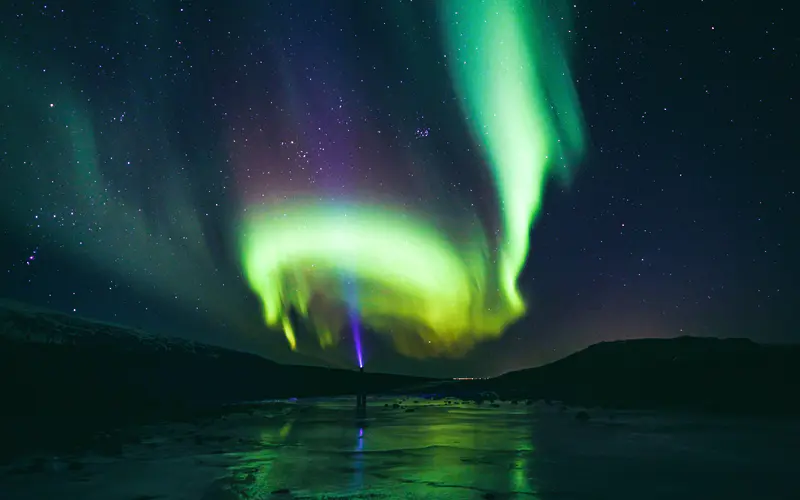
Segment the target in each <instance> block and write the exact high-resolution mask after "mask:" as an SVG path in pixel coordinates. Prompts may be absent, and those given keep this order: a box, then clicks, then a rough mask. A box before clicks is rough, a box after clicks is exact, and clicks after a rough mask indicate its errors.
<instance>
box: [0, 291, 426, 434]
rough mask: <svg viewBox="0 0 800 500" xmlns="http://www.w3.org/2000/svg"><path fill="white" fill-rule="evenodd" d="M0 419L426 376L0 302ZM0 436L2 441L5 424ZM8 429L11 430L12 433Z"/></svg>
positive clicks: (153, 413)
mask: <svg viewBox="0 0 800 500" xmlns="http://www.w3.org/2000/svg"><path fill="white" fill-rule="evenodd" d="M0 377H2V385H0V400H2V401H3V410H2V411H0V428H1V429H3V430H4V431H8V432H11V433H12V434H16V435H17V437H19V436H20V434H19V431H20V430H21V429H22V428H23V427H24V428H26V429H36V428H38V429H40V430H47V429H51V430H52V429H53V426H54V425H55V426H56V427H57V428H58V429H60V430H61V431H63V432H72V431H73V430H74V429H75V428H76V427H82V428H87V429H88V428H95V427H102V426H109V425H122V424H124V423H128V422H139V421H148V420H152V419H155V418H167V417H176V416H186V415H189V416H190V415H193V414H197V413H198V412H202V411H206V410H208V409H212V408H218V407H219V406H220V405H224V404H228V403H237V402H244V401H254V400H263V399H272V398H288V397H305V396H332V395H341V394H354V393H356V392H357V391H358V390H359V388H360V387H364V388H366V389H367V390H368V391H370V392H379V391H387V390H391V389H396V388H398V387H402V386H407V385H418V384H419V383H421V382H424V381H426V380H427V379H421V378H414V377H404V376H398V375H384V374H364V376H361V377H360V376H359V374H358V373H357V372H354V371H349V370H334V369H327V368H319V367H306V366H289V365H281V364H278V363H275V362H273V361H270V360H267V359H264V358H262V357H260V356H257V355H254V354H249V353H244V352H238V351H233V350H229V349H223V348H220V347H214V346H209V345H205V344H201V343H197V342H191V341H188V340H182V339H174V338H167V337H162V336H157V335H150V334H147V333H144V332H141V331H137V330H133V329H129V328H124V327H121V326H116V325H111V324H106V323H100V322H95V321H89V320H85V319H80V318H75V317H71V316H68V315H63V314H58V313H54V312H48V311H40V310H35V309H29V308H24V307H18V306H8V305H6V304H2V303H0ZM3 430H0V440H3V441H4V443H5V439H4V438H6V436H4V434H5V432H4V431H3ZM12 437H14V436H12Z"/></svg>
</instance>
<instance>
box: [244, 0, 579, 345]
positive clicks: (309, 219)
mask: <svg viewBox="0 0 800 500" xmlns="http://www.w3.org/2000/svg"><path fill="white" fill-rule="evenodd" d="M441 7H442V13H443V16H442V17H443V19H444V26H445V28H444V31H445V38H446V40H447V43H448V50H449V56H450V61H451V63H450V68H451V73H452V77H453V80H454V82H455V85H456V91H457V93H458V94H459V96H460V97H461V102H462V103H463V111H464V114H465V116H466V117H467V118H468V121H469V123H470V124H471V126H472V128H473V135H474V137H475V140H476V141H478V142H479V143H480V144H481V145H482V150H483V151H484V152H485V160H486V162H487V165H488V167H489V169H490V171H491V173H492V176H493V179H494V181H495V187H496V190H497V194H498V197H497V198H498V200H499V201H500V206H498V207H497V209H498V210H499V212H500V214H501V217H500V220H501V224H502V225H501V228H500V229H501V230H500V232H499V233H500V235H499V237H498V236H496V235H495V234H494V232H491V233H490V232H488V231H487V230H486V229H485V228H483V227H481V226H480V225H477V226H476V227H475V230H474V231H472V232H471V234H469V236H468V238H467V239H464V238H456V237H455V236H454V235H453V234H449V233H448V232H447V231H443V230H442V229H441V228H439V227H438V226H437V225H436V223H435V220H434V219H435V218H434V217H432V216H431V217H428V216H424V215H419V214H415V213H410V212H409V211H407V210H403V209H400V208H398V207H394V206H389V205H380V204H359V203H351V204H349V205H348V206H344V207H343V206H337V207H335V208H334V207H331V206H330V205H321V204H319V203H317V202H314V201H305V200H294V201H293V202H291V203H289V204H282V205H280V206H273V207H265V208H264V209H263V210H257V209H253V210H248V212H247V214H248V215H247V217H246V218H244V220H243V221H242V225H241V238H240V241H241V254H242V261H243V268H244V271H245V276H246V278H247V280H248V283H249V284H250V287H251V288H252V289H253V290H254V291H255V292H256V293H257V294H258V296H259V297H260V298H261V301H262V305H263V312H264V319H265V321H266V323H267V324H268V325H270V326H274V327H279V326H280V327H282V328H283V330H284V333H285V334H286V337H287V340H288V341H289V343H290V346H291V347H292V348H293V349H294V348H296V343H297V339H296V338H295V334H294V328H293V326H292V324H291V320H290V318H289V313H290V311H292V310H294V311H296V312H297V313H299V315H300V316H302V317H303V318H306V319H307V320H308V321H309V323H310V324H311V325H312V327H313V329H314V331H315V332H316V333H317V334H318V336H319V339H320V344H321V345H323V346H326V345H330V344H333V343H335V339H336V338H337V336H338V333H339V331H340V330H341V328H342V327H343V326H344V324H345V322H346V321H347V315H346V314H345V313H344V311H345V310H346V309H348V308H355V309H357V311H358V313H359V315H360V318H361V321H362V322H363V324H364V325H366V326H368V327H370V328H372V329H373V330H375V331H378V332H381V333H386V334H390V335H391V336H392V338H393V340H394V343H395V346H396V347H397V349H398V350H399V351H400V352H401V353H403V354H406V355H410V356H429V355H457V354H461V353H463V352H465V351H466V350H467V349H469V348H471V347H472V346H474V345H475V343H477V342H479V341H481V340H485V339H491V338H495V337H497V336H499V335H501V334H502V332H503V330H504V329H505V328H506V327H507V326H508V325H509V324H510V323H512V322H513V321H515V320H517V319H518V318H519V317H521V316H522V315H523V314H524V313H525V303H524V301H523V299H522V297H521V295H520V292H519V290H518V288H517V279H518V277H519V274H520V272H521V270H522V268H523V266H524V263H525V260H526V258H527V255H528V252H529V241H530V239H529V233H530V230H531V226H532V224H533V222H534V221H535V218H536V215H537V213H538V211H539V209H540V205H541V200H542V195H543V192H544V189H545V186H546V183H547V180H548V178H549V177H550V175H551V174H552V173H553V170H554V169H556V168H559V169H563V168H564V167H565V158H564V156H565V154H570V155H575V154H579V153H580V152H581V151H582V149H583V127H582V119H581V115H580V111H579V106H578V102H577V98H576V97H575V90H574V87H573V83H572V80H571V77H570V74H569V71H568V70H567V65H566V63H565V59H564V56H563V54H562V53H561V52H560V51H559V50H558V47H560V45H559V44H558V43H556V42H557V41H558V37H556V36H555V35H552V36H551V35H550V34H552V33H553V31H552V27H551V26H548V25H547V24H546V23H545V20H546V19H547V16H546V15H545V14H544V13H542V12H539V11H537V10H534V9H533V8H532V7H530V6H529V5H528V2H525V1H521V0H520V1H505V2H498V3H491V2H475V1H471V0H444V1H442V2H441ZM344 282H347V283H348V284H347V286H345V284H344ZM351 286H352V287H355V288H356V289H357V290H358V291H359V292H358V300H357V301H354V300H353V299H352V297H351V296H350V295H351V294H349V293H348V287H351ZM354 302H355V303H354Z"/></svg>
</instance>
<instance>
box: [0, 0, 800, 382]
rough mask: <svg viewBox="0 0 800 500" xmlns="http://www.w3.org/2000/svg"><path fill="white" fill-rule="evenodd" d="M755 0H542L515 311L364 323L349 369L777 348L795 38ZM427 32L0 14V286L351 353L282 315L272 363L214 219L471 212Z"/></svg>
mask: <svg viewBox="0 0 800 500" xmlns="http://www.w3.org/2000/svg"><path fill="white" fill-rule="evenodd" d="M475 2H478V0H475ZM489 3H491V2H489ZM496 3H498V4H502V3H504V2H503V1H502V0H497V2H496ZM780 5H781V2H754V1H749V2H743V1H735V0H724V1H723V0H705V1H703V0H692V1H678V2H664V1H661V2H654V1H653V2H650V1H633V2H632V1H620V2H608V3H603V2H601V3H598V2H590V1H588V0H579V1H577V2H574V4H573V3H570V5H569V6H568V11H567V12H568V13H569V16H571V18H572V19H571V20H568V19H566V18H567V17H569V16H561V17H559V16H552V17H551V18H550V19H549V21H548V22H550V23H551V24H552V27H553V29H554V30H556V31H559V32H561V33H562V34H563V35H564V40H566V42H565V43H566V44H567V45H566V47H565V48H566V49H567V50H566V51H565V53H566V54H567V55H568V64H569V66H570V68H571V77H572V80H574V85H575V89H576V92H577V96H578V99H579V101H580V108H581V110H582V114H583V119H584V122H585V138H586V139H585V140H586V143H585V147H584V151H583V154H582V155H580V157H577V156H576V157H575V158H574V162H573V164H572V165H570V168H571V169H572V170H571V172H572V175H571V176H570V179H553V180H551V182H550V183H549V184H548V185H547V188H546V190H545V194H544V201H543V206H542V208H541V211H540V212H539V214H538V218H537V220H536V221H535V224H534V226H533V229H532V231H531V233H530V254H529V255H528V259H527V263H526V265H525V267H524V269H523V271H522V273H521V275H520V277H519V280H518V286H519V289H520V291H521V293H522V295H523V296H524V297H525V299H526V302H527V304H528V312H527V314H526V315H525V316H524V317H523V318H522V319H521V320H519V321H518V322H516V323H515V324H514V325H513V326H511V327H510V328H508V329H507V331H506V332H505V334H504V335H503V336H502V337H501V338H499V339H497V340H491V341H487V342H484V343H480V344H478V345H477V346H475V347H474V348H473V349H472V350H471V351H470V352H469V353H468V354H466V355H465V356H464V357H461V358H459V359H438V358H436V359H427V360H418V359H411V358H408V357H406V356H402V355H400V354H398V353H397V352H396V350H395V348H394V347H393V346H392V343H391V342H390V341H389V339H390V338H391V334H387V333H386V332H374V331H365V332H364V338H363V343H364V350H365V356H366V359H367V365H368V369H370V370H376V371H389V372H407V373H417V374H427V375H441V376H449V375H453V376H479V375H480V376H482V375H494V374H497V373H500V372H503V371H508V370H511V369H517V368H522V367H528V366H534V365H538V364H541V363H543V362H547V361H551V360H554V359H557V358H560V357H563V356H564V355H566V354H569V353H570V352H573V351H575V350H577V349H580V348H582V347H585V346H587V345H589V344H593V343H596V342H600V341H604V340H616V339H629V338H638V337H675V336H680V335H698V336H719V337H749V338H752V339H754V340H757V341H763V342H792V341H797V340H800V337H799V336H800V330H798V329H797V328H796V326H795V324H796V321H795V322H793V321H791V319H792V318H793V314H792V313H794V312H795V311H796V304H798V298H799V297H798V293H797V288H796V283H798V282H800V266H799V265H798V263H797V260H796V259H794V258H792V257H793V256H794V255H797V254H798V251H799V250H800V245H799V244H798V241H800V240H798V236H797V232H796V229H795V228H796V227H797V224H798V221H800V195H798V190H800V185H798V180H800V175H798V173H797V167H798V153H800V151H798V148H797V131H798V127H797V124H796V117H797V116H798V111H800V110H798V100H800V96H798V93H797V88H798V86H797V78H798V76H800V70H799V69H798V63H799V61H798V58H799V56H798V51H799V50H800V35H798V34H797V31H796V29H794V26H793V25H792V22H793V20H792V19H791V16H790V14H789V12H788V11H787V10H784V9H783V7H781V6H780ZM451 21H452V19H447V18H446V17H445V16H442V14H441V11H440V10H439V9H437V6H436V3H435V2H433V1H432V0H431V1H422V0H416V1H411V0H406V1H399V0H392V1H390V0H386V1H350V0H341V1H336V2H333V1H326V0H305V1H289V0H286V1H273V2H269V1H241V2H222V3H221V2H211V1H196V2H191V1H185V2H179V1H160V0H157V1H142V2H124V1H119V2H118V1H115V2H95V1H88V0H87V1H81V2H74V1H72V2H67V1H64V2H44V1H42V2H39V1H36V2H30V1H26V2H15V1H11V0H8V1H4V2H2V6H0V34H1V35H0V36H2V38H1V39H0V90H2V91H1V92H0V113H2V114H0V235H2V236H0V238H2V244H1V245H0V263H1V264H2V270H3V274H2V279H0V298H5V299H10V300H13V301H18V302H23V303H29V304H33V305H37V306H42V307H46V308H49V309H54V310H57V311H61V312H65V313H68V314H75V315H78V316H81V317H87V318H93V319H100V320H104V321H110V322H114V323H118V324H122V325H127V326H133V327H136V328H140V329H144V330H147V331H151V332H154V333H163V334H167V335H173V336H181V337H185V338H190V339H197V340H200V341H204V342H210V343H215V344H219V345H223V346H227V347H234V348H238V349H246V350H252V351H255V352H258V353H260V354H263V355H265V356H267V357H269V358H272V359H276V360H279V361H282V362H301V363H324V364H327V365H331V366H341V367H347V366H349V367H351V366H353V365H354V358H355V356H354V354H353V344H352V341H351V340H348V339H344V340H342V342H341V343H340V344H339V346H338V347H337V348H333V349H328V350H321V349H320V348H318V347H316V346H317V342H316V338H315V337H314V335H313V334H312V333H311V332H305V331H300V332H299V333H298V335H299V336H300V337H303V335H304V334H308V335H307V336H308V338H307V339H306V341H305V345H306V347H304V349H301V351H302V354H301V353H292V352H291V351H290V349H289V347H288V345H287V342H286V339H285V338H284V336H283V334H281V332H280V331H279V330H275V329H274V328H273V329H268V328H267V326H266V325H264V321H263V317H262V314H261V312H260V307H261V306H260V302H259V299H258V297H257V296H256V294H254V293H253V291H251V287H250V286H248V281H247V279H246V276H245V274H246V273H245V270H244V269H243V263H242V256H241V251H240V249H239V243H238V240H237V239H238V238H239V237H240V235H241V233H242V231H243V229H242V223H241V220H242V218H243V217H245V216H246V213H247V211H248V210H253V206H254V205H257V204H258V203H262V202H263V200H272V201H275V200H289V201H291V200H292V199H293V198H295V197H300V196H308V195H309V193H310V194H311V196H313V197H315V198H316V199H319V200H324V201H325V202H326V203H329V204H331V206H336V205H337V204H339V203H341V200H343V199H348V198H358V199H359V200H361V201H363V200H367V201H370V202H376V203H377V202H380V203H388V201H389V200H391V201H392V202H393V203H395V204H397V205H398V206H402V207H405V208H406V209H408V210H412V211H413V210H417V211H420V212H423V213H431V214H437V215H439V216H441V217H440V218H441V219H445V218H449V219H448V220H451V222H453V225H455V226H457V225H458V224H459V223H460V221H463V220H464V217H465V215H464V214H466V213H477V214H478V215H479V216H480V218H481V220H482V221H483V226H485V227H486V228H493V227H494V226H493V223H492V221H493V220H494V219H497V214H496V212H497V211H496V209H494V212H495V214H494V216H493V215H492V214H493V212H492V210H493V209H492V207H496V206H497V201H498V200H497V195H496V192H495V189H494V187H493V185H492V179H491V178H490V177H489V176H488V175H487V174H486V168H485V163H486V159H485V156H484V155H483V154H482V148H481V146H480V145H479V144H477V142H476V140H475V138H474V136H473V135H471V132H470V123H469V122H470V117H469V116H466V115H465V113H463V110H462V106H461V105H460V104H459V100H460V97H459V95H458V92H457V91H456V89H455V85H454V81H453V78H452V72H451V71H450V70H451V68H449V67H448V65H450V64H453V63H452V62H451V61H453V58H452V57H451V58H448V57H447V48H446V47H445V45H446V43H445V42H444V40H443V35H442V32H443V31H444V29H443V26H442V24H443V23H446V22H451ZM567 27H568V28H567ZM476 207H477V208H476ZM470 208H472V209H474V210H473V211H471V212H469V211H468V210H469V209H470ZM442 214H446V216H445V215H442ZM491 230H492V229H487V231H491Z"/></svg>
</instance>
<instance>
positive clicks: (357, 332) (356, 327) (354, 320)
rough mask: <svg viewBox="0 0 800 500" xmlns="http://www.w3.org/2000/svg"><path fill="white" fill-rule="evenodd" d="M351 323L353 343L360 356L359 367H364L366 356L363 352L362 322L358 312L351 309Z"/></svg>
mask: <svg viewBox="0 0 800 500" xmlns="http://www.w3.org/2000/svg"><path fill="white" fill-rule="evenodd" d="M350 324H351V326H352V328H353V343H354V344H355V346H356V356H358V367H359V368H364V357H363V355H362V353H361V322H360V321H359V320H358V313H357V312H356V311H355V310H353V309H351V310H350Z"/></svg>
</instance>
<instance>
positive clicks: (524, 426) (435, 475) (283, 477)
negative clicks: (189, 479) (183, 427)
mask: <svg viewBox="0 0 800 500" xmlns="http://www.w3.org/2000/svg"><path fill="white" fill-rule="evenodd" d="M384 403H385V401H381V402H380V404H376V403H374V402H373V404H372V406H371V408H370V410H369V411H370V413H369V415H368V416H367V418H354V416H353V413H352V411H353V409H352V408H351V407H350V403H349V402H340V403H326V404H319V405H315V406H314V408H313V409H312V410H309V411H306V412H297V413H300V414H301V416H298V417H297V418H295V419H293V420H283V419H282V417H280V418H275V419H272V420H271V421H269V423H267V424H266V425H265V426H264V428H263V429H262V430H261V431H260V432H261V433H260V436H261V439H260V443H261V445H260V447H259V448H258V449H255V450H253V451H251V452H247V453H243V454H241V456H239V457H238V458H239V460H238V461H237V463H236V465H235V466H233V467H232V468H231V472H232V474H233V484H232V489H233V490H234V491H235V492H236V494H238V495H239V496H240V497H241V498H262V497H268V496H269V495H270V494H271V493H272V492H274V491H277V490H283V489H287V490H289V491H291V492H292V493H293V494H295V495H297V496H300V497H303V498H317V497H319V498H323V497H324V496H323V495H334V498H337V497H336V495H339V496H340V497H341V496H344V498H359V495H365V494H367V493H369V494H370V495H378V496H382V495H385V496H386V497H387V498H404V497H411V498H459V499H467V498H483V495H485V494H487V493H492V494H496V495H500V497H502V495H505V494H516V495H522V496H523V497H524V498H538V495H537V492H536V487H535V480H534V479H533V478H532V464H533V453H534V449H533V446H532V436H531V432H532V425H533V422H534V421H535V420H534V416H533V412H534V411H535V410H534V409H533V408H530V407H521V406H511V405H503V406H501V407H500V408H481V407H476V406H474V405H463V406H455V405H445V404H444V403H443V402H426V401H422V402H420V403H419V404H417V405H415V404H409V405H408V408H409V409H413V410H414V411H413V412H406V411H405V410H404V409H402V408H401V409H391V408H384V406H383V404H384Z"/></svg>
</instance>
